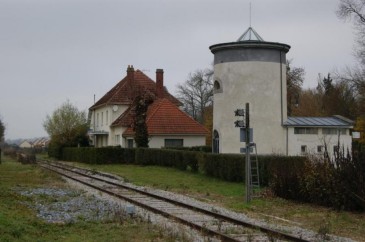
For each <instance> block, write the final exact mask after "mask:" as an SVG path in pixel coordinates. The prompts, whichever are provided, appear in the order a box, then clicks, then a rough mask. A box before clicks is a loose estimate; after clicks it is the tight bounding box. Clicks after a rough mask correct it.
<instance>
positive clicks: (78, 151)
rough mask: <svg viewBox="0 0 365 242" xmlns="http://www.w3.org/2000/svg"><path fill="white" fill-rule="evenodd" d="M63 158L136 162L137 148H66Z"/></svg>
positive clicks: (99, 162) (97, 161) (90, 161)
mask: <svg viewBox="0 0 365 242" xmlns="http://www.w3.org/2000/svg"><path fill="white" fill-rule="evenodd" d="M62 159H64V160H68V161H77V162H84V163H89V164H115V163H120V164H128V163H134V162H135V149H123V148H120V147H104V148H91V147H80V148H64V149H63V151H62Z"/></svg>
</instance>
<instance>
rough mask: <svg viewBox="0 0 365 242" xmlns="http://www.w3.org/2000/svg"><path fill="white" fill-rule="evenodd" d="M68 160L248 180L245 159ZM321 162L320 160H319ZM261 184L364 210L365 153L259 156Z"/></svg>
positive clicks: (169, 153) (100, 154)
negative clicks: (332, 158)
mask: <svg viewBox="0 0 365 242" xmlns="http://www.w3.org/2000/svg"><path fill="white" fill-rule="evenodd" d="M62 156H63V159H64V160H69V161H79V162H85V163H92V164H111V163H123V164H138V165H145V166H147V165H154V166H166V167H174V168H177V169H180V170H191V171H195V172H196V171H200V172H201V173H204V174H206V175H207V176H211V177H216V178H219V179H222V180H226V181H233V182H243V181H244V180H245V156H244V155H242V154H208V153H205V152H201V151H200V152H198V151H184V150H173V149H151V148H138V149H124V148H120V147H104V148H64V149H63V152H62ZM317 158H318V157H317ZM258 160H259V175H260V185H261V186H270V188H271V189H272V191H273V192H274V193H275V194H276V195H278V196H280V197H283V198H286V199H294V200H298V201H302V202H310V203H316V204H320V205H324V206H329V207H333V208H338V209H348V210H365V152H363V151H361V150H360V151H358V152H357V153H356V155H355V156H354V157H353V158H349V157H345V156H343V155H342V156H340V157H338V158H337V159H336V160H335V161H333V162H329V161H326V160H323V159H318V160H316V159H314V157H312V159H308V158H306V157H293V156H278V155H274V156H270V155H267V156H258Z"/></svg>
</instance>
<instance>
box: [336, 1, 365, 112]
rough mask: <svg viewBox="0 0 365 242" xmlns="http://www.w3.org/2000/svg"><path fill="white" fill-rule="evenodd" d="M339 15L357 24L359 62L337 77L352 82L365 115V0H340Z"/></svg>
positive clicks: (356, 53) (356, 45)
mask: <svg viewBox="0 0 365 242" xmlns="http://www.w3.org/2000/svg"><path fill="white" fill-rule="evenodd" d="M337 16H338V17H339V18H341V19H344V20H352V22H353V24H354V26H355V29H356V40H355V46H354V55H355V57H356V59H357V60H358V63H359V64H358V65H357V66H355V67H351V68H350V67H347V68H346V69H345V71H344V72H343V73H337V77H336V78H337V79H339V80H340V81H344V82H348V83H350V87H351V89H352V90H353V91H354V93H355V94H356V99H357V102H358V106H359V107H360V110H359V115H361V116H365V108H364V107H365V0H340V3H339V6H338V10H337Z"/></svg>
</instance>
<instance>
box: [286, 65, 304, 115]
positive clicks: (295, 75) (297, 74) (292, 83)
mask: <svg viewBox="0 0 365 242" xmlns="http://www.w3.org/2000/svg"><path fill="white" fill-rule="evenodd" d="M304 75H305V70H304V68H301V67H293V66H292V60H287V62H286V84H287V103H288V105H287V109H288V110H287V112H288V115H289V116H291V115H292V114H293V108H294V107H295V106H297V105H298V103H299V96H300V93H301V91H302V85H303V81H304Z"/></svg>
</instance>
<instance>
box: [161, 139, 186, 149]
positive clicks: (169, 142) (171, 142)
mask: <svg viewBox="0 0 365 242" xmlns="http://www.w3.org/2000/svg"><path fill="white" fill-rule="evenodd" d="M165 147H184V140H183V139H165Z"/></svg>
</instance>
